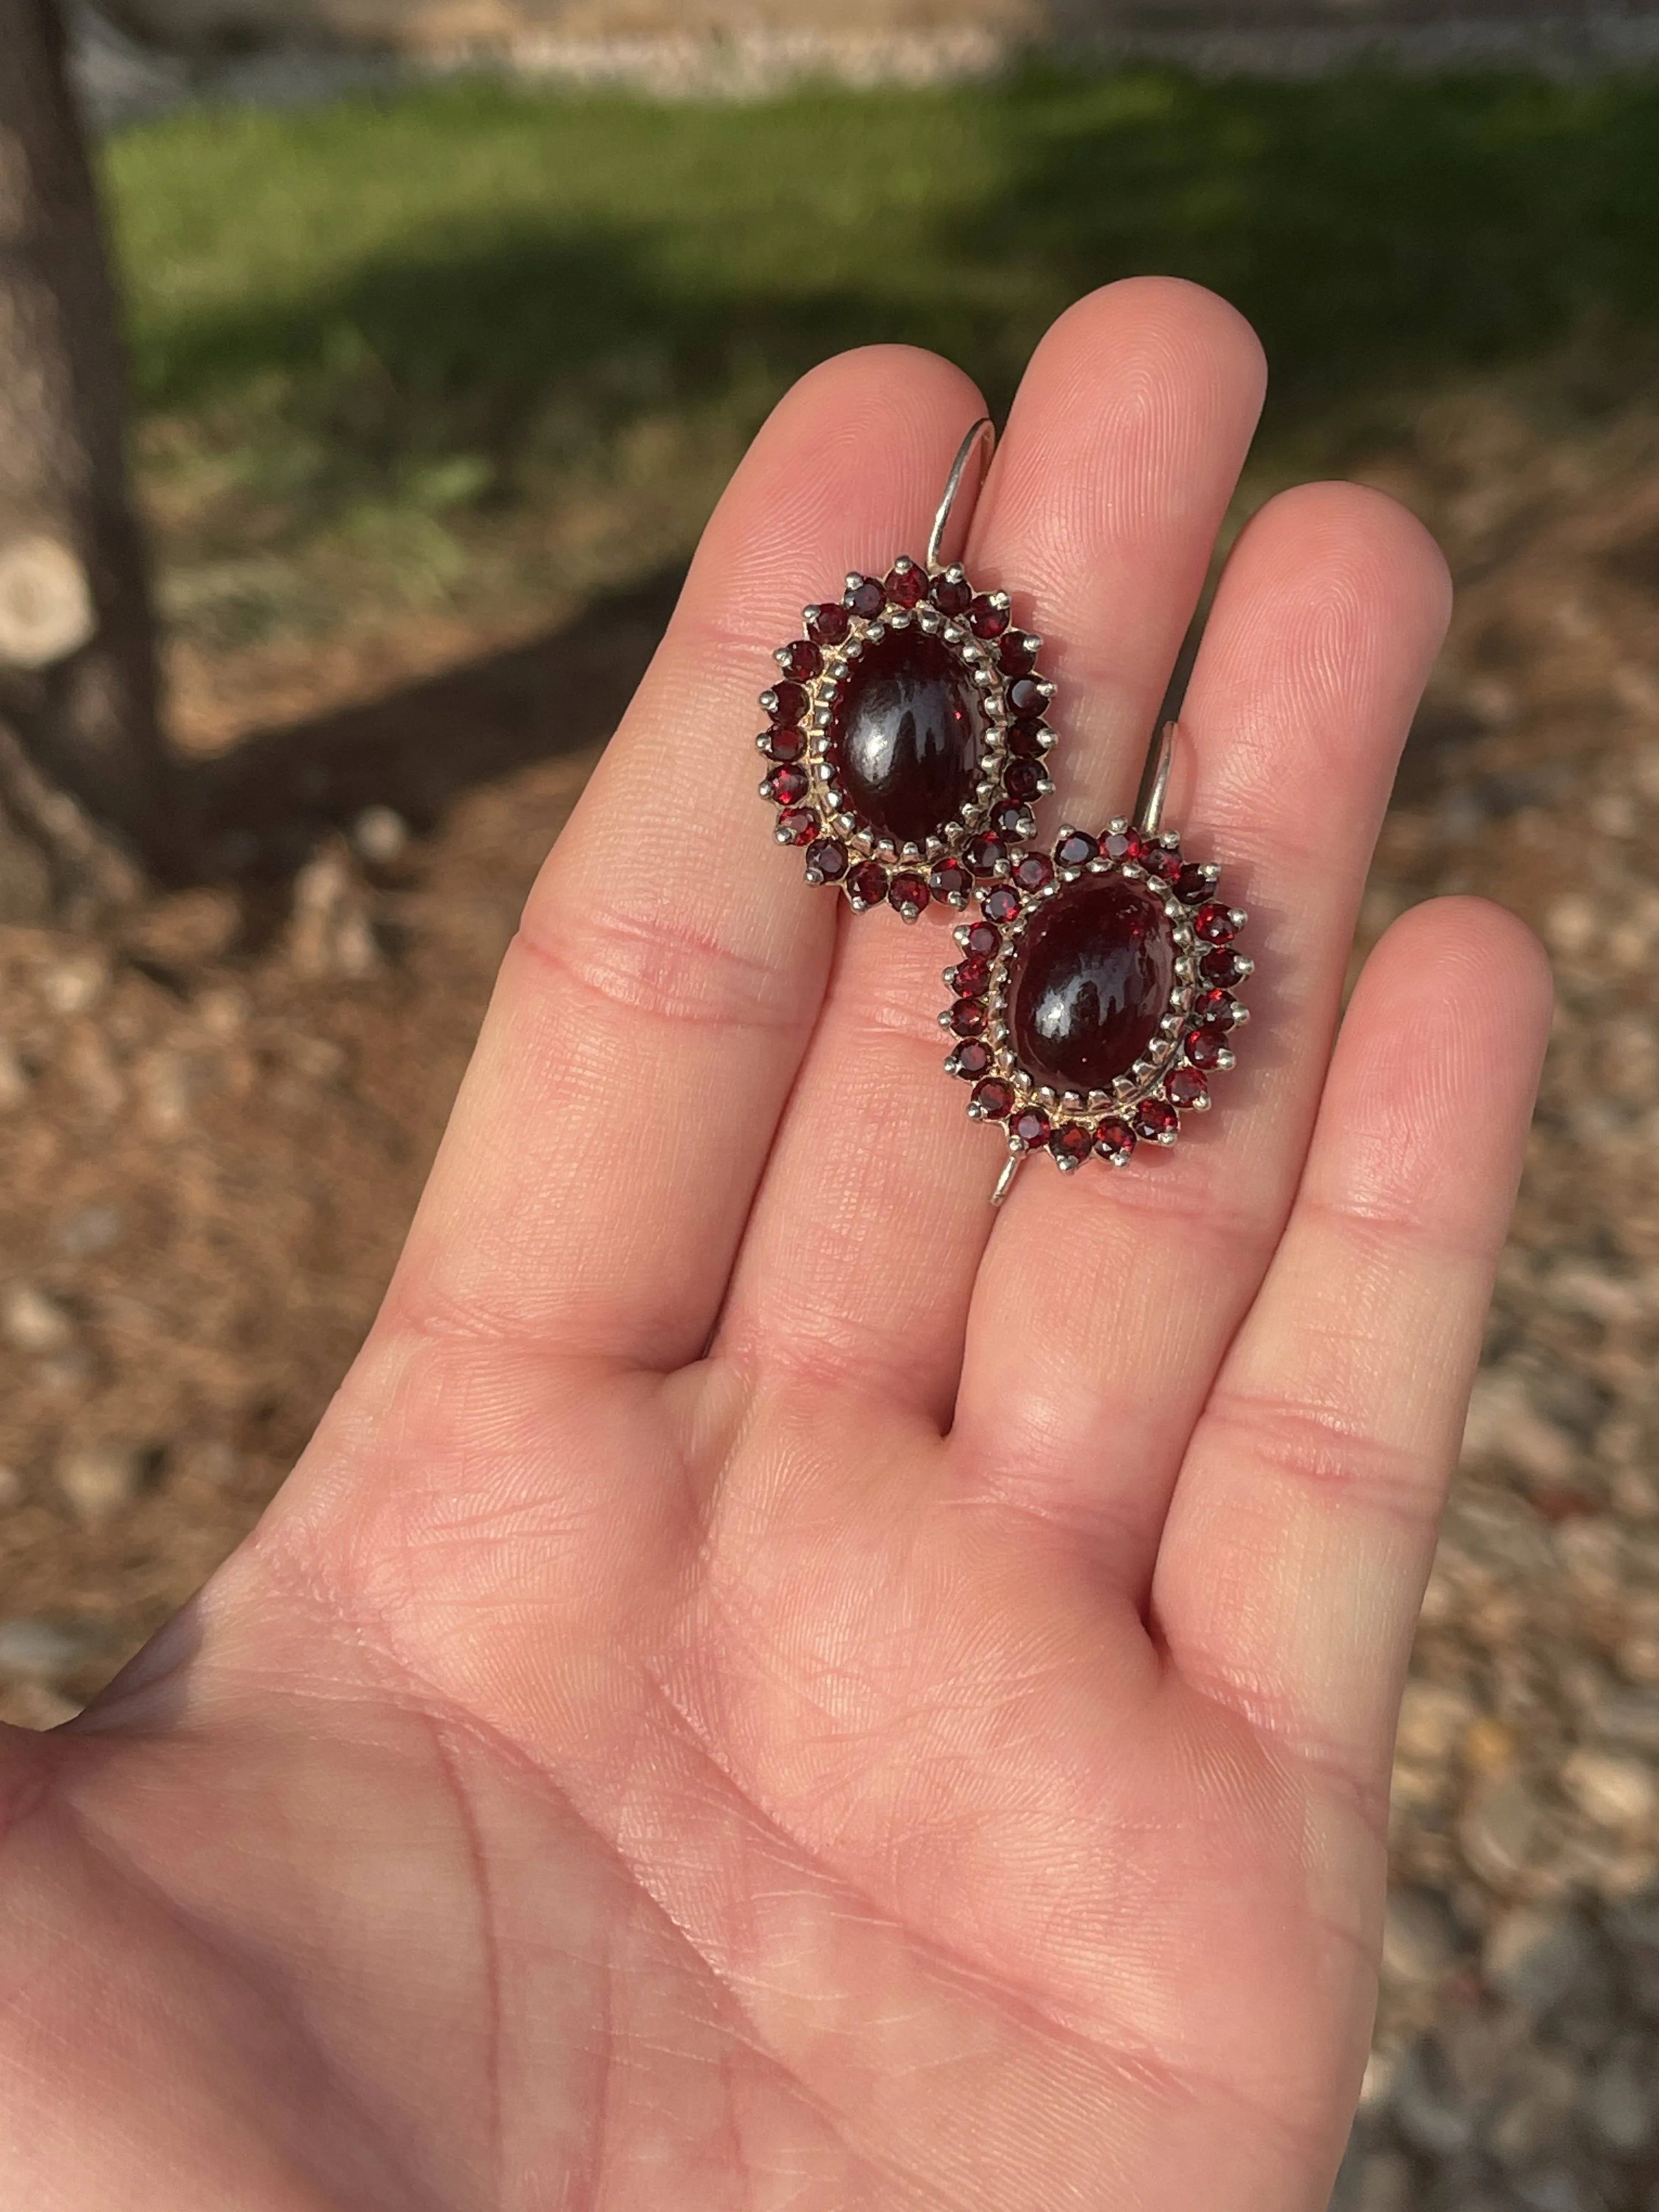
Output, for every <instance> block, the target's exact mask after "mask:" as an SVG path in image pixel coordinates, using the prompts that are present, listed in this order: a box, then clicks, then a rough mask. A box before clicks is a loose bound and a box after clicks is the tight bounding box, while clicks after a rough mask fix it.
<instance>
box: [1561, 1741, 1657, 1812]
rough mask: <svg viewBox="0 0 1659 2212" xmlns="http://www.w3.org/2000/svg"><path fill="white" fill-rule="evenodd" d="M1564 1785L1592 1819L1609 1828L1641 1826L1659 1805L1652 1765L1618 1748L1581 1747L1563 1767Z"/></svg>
mask: <svg viewBox="0 0 1659 2212" xmlns="http://www.w3.org/2000/svg"><path fill="white" fill-rule="evenodd" d="M1561 1783H1562V1786H1563V1788H1564V1789H1565V1790H1566V1791H1567V1792H1568V1794H1569V1796H1571V1798H1572V1799H1573V1801H1574V1802H1575V1803H1576V1804H1577V1806H1578V1807H1579V1808H1580V1809H1581V1810H1582V1811H1583V1813H1584V1814H1586V1815H1587V1816H1588V1817H1589V1819H1590V1820H1595V1821H1598V1822H1599V1823H1600V1824H1601V1826H1603V1827H1607V1828H1642V1827H1645V1826H1647V1825H1648V1823H1649V1822H1650V1820H1652V1818H1653V1816H1654V1813H1655V1810H1656V1808H1659V1790H1656V1788H1655V1784H1654V1778H1653V1771H1652V1769H1651V1768H1650V1766H1649V1765H1648V1764H1647V1762H1646V1761H1645V1760H1644V1759H1634V1758H1630V1757H1628V1756H1626V1755H1625V1754H1623V1753H1619V1752H1611V1751H1595V1750H1591V1749H1589V1748H1583V1749H1580V1750H1578V1751H1575V1752H1573V1753H1571V1754H1570V1756H1569V1757H1568V1758H1567V1759H1565V1761H1564V1762H1563V1765H1562V1768H1561Z"/></svg>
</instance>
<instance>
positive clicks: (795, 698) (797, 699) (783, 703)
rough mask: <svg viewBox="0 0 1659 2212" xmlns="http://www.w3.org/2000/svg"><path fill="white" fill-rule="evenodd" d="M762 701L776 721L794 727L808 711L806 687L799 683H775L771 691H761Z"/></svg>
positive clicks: (786, 726)
mask: <svg viewBox="0 0 1659 2212" xmlns="http://www.w3.org/2000/svg"><path fill="white" fill-rule="evenodd" d="M760 702H761V705H762V706H763V707H764V708H765V709H766V711H767V713H768V714H769V715H770V716H771V717H772V720H774V721H775V722H781V723H782V724H783V726H784V727H785V728H786V729H793V728H794V726H795V725H796V724H797V723H798V722H799V720H800V718H801V716H802V715H803V714H805V712H806V692H805V687H804V686H803V685H801V684H789V683H784V684H774V685H773V686H772V688H771V690H769V691H763V692H762V693H761V700H760Z"/></svg>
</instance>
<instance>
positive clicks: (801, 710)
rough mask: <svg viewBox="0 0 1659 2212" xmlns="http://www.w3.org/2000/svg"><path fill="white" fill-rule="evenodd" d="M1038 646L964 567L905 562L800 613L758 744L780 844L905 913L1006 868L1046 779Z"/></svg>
mask: <svg viewBox="0 0 1659 2212" xmlns="http://www.w3.org/2000/svg"><path fill="white" fill-rule="evenodd" d="M1041 647H1042V640H1041V639H1040V638H1036V637H1031V636H1029V635H1025V634H1024V633H1023V632H1022V631H1019V630H1017V629H1013V628H1012V623H1011V612H1010V608H1009V604H1008V600H1007V598H1006V594H1004V593H1002V592H976V591H975V588H974V586H972V585H971V584H970V583H969V580H968V579H967V577H966V575H965V574H964V573H963V570H962V568H960V567H951V568H945V569H943V570H941V571H939V572H937V573H933V574H930V573H929V571H928V570H927V568H924V567H923V566H922V565H921V563H920V562H915V561H912V560H908V559H901V560H899V561H897V562H895V563H894V565H893V567H892V568H891V569H890V571H889V573H888V574H887V575H886V576H885V577H884V578H877V577H873V576H863V575H853V576H849V577H848V580H847V589H846V591H845V592H844V593H843V594H842V598H841V599H840V600H839V601H832V600H827V601H825V602H824V603H823V605H818V606H812V607H808V608H807V609H806V611H805V635H802V636H801V637H799V638H795V639H792V640H791V641H790V642H789V643H788V644H787V645H785V646H781V647H779V648H778V651H777V653H776V656H775V658H776V659H777V662H778V665H779V667H780V670H781V676H780V678H779V680H778V681H777V682H776V683H775V684H773V685H772V686H771V687H770V688H769V690H765V691H763V693H762V694H761V702H760V703H761V705H762V707H763V709H764V710H765V714H766V717H767V727H766V728H765V729H764V730H763V732H761V734H760V736H759V737H758V738H757V740H756V743H757V745H758V746H759V748H760V750H761V751H762V752H763V754H764V755H765V757H766V759H767V760H768V762H769V763H770V766H769V769H768V772H767V775H766V776H765V779H764V781H763V782H762V784H761V787H760V790H761V796H762V798H763V799H768V800H769V801H770V803H771V804H772V805H774V806H775V807H776V809H777V819H776V826H775V835H776V837H777V841H778V842H779V843H780V844H781V845H793V846H799V847H800V848H802V851H803V857H804V859H805V870H806V877H807V880H808V882H809V883H814V884H839V885H840V887H841V889H842V891H843V892H844V893H845V894H846V896H847V898H848V901H849V902H850V903H851V904H852V906H853V908H854V911H855V912H860V913H861V912H863V911H864V909H865V908H868V907H872V906H878V905H879V904H881V903H882V902H886V903H887V904H888V905H890V906H891V907H892V908H895V909H896V912H898V913H899V914H901V915H902V916H903V917H904V919H905V920H906V921H915V919H916V917H917V915H920V914H921V911H922V909H923V908H925V907H926V906H927V905H928V904H929V903H930V902H932V901H933V900H935V899H937V900H940V901H943V902H945V903H947V904H949V905H951V906H954V907H957V908H961V907H963V906H965V905H966V904H967V902H968V900H969V896H970V895H971V894H972V893H973V892H974V891H975V890H978V889H983V888H984V887H985V886H986V885H987V884H996V883H1000V882H1001V881H1003V880H1005V879H1006V878H1009V877H1010V876H1011V874H1012V871H1013V868H1014V866H1015V865H1016V862H1017V860H1018V857H1019V855H1018V848H1019V845H1020V843H1021V842H1022V841H1023V840H1024V839H1025V838H1027V837H1029V836H1031V834H1032V832H1033V829H1034V828H1035V822H1034V817H1033V816H1032V812H1031V807H1032V804H1033V802H1034V801H1035V800H1036V799H1041V798H1042V796H1043V795H1044V793H1046V792H1048V790H1049V789H1050V787H1051V786H1050V781H1049V777H1048V771H1047V769H1045V767H1044V765H1043V762H1044V757H1045V755H1046V754H1047V753H1048V749H1049V747H1050V746H1051V745H1052V744H1054V733H1053V732H1052V731H1051V730H1050V729H1049V728H1048V723H1047V720H1046V719H1045V717H1046V714H1047V710H1048V702H1049V700H1050V698H1051V697H1052V696H1053V695H1054V686H1053V685H1052V684H1049V683H1048V682H1046V681H1045V680H1044V678H1042V676H1041V675H1040V674H1039V673H1038V671H1037V654H1038V653H1039V651H1040V650H1041Z"/></svg>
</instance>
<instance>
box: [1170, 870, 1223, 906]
mask: <svg viewBox="0 0 1659 2212" xmlns="http://www.w3.org/2000/svg"><path fill="white" fill-rule="evenodd" d="M1214 889H1215V872H1214V870H1213V869H1212V868H1208V867H1201V866H1200V865H1199V863H1198V862H1197V861H1196V860H1188V863H1187V865H1186V866H1185V867H1184V868H1183V869H1182V871H1181V873H1180V874H1179V875H1178V876H1177V877H1176V897H1177V898H1178V899H1179V900H1180V901H1181V902H1182V905H1183V906H1202V905H1203V903H1204V902H1205V900H1206V899H1207V898H1208V897H1209V896H1210V894H1211V892H1212V890H1214Z"/></svg>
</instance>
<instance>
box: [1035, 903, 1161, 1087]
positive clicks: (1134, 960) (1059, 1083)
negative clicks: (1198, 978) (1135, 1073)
mask: <svg viewBox="0 0 1659 2212" xmlns="http://www.w3.org/2000/svg"><path fill="white" fill-rule="evenodd" d="M1174 983H1175V939H1174V937H1173V936H1172V934H1171V933H1170V924H1169V920H1168V917H1167V916H1166V915H1165V914H1164V909H1163V908H1162V906H1161V905H1158V904H1156V903H1155V902H1153V901H1152V899H1151V898H1149V897H1148V896H1146V893H1145V892H1144V891H1142V890H1140V889H1139V887H1138V886H1137V885H1136V884H1128V883H1125V882H1124V881H1123V880H1122V879H1121V878H1117V877H1111V876H1107V877H1086V878H1084V879H1083V880H1082V881H1081V882H1079V883H1077V884H1073V885H1071V886H1070V887H1069V888H1067V889H1066V890H1062V891H1060V892H1059V893H1058V894H1057V895H1056V896H1054V898H1053V899H1051V900H1050V902H1048V905H1047V906H1046V907H1045V908H1044V909H1043V911H1042V913H1041V914H1040V915H1038V916H1037V918H1036V921H1033V922H1032V923H1031V925H1030V927H1029V928H1028V929H1027V931H1026V933H1025V935H1024V939H1023V940H1022V942H1021V944H1020V946H1019V950H1018V954H1017V956H1016V957H1015V962H1014V978H1013V987H1012V992H1011V994H1010V998H1009V1026H1010V1028H1011V1029H1012V1033H1013V1043H1014V1050H1015V1051H1016V1052H1017V1053H1018V1055H1019V1060H1020V1064H1021V1065H1022V1066H1024V1068H1025V1069H1026V1070H1027V1071H1028V1072H1029V1073H1030V1074H1031V1075H1033V1076H1035V1077H1036V1080H1037V1081H1038V1082H1039V1083H1051V1084H1053V1085H1055V1086H1056V1088H1058V1089H1060V1090H1065V1091H1104V1090H1106V1089H1108V1088H1109V1086H1110V1085H1111V1084H1112V1082H1113V1081H1114V1080H1115V1078H1117V1077H1118V1076H1120V1075H1127V1073H1128V1072H1129V1070H1130V1069H1131V1068H1132V1067H1133V1065H1134V1063H1135V1062H1136V1060H1139V1058H1140V1057H1141V1055H1142V1054H1143V1053H1144V1052H1145V1051H1146V1048H1147V1046H1148V1045H1149V1044H1151V1042H1152V1039H1153V1038H1154V1037H1155V1036H1157V1035H1158V1024H1159V1022H1160V1021H1161V1020H1162V1019H1163V1018H1164V1014H1165V1012H1167V1011H1168V1009H1169V1004H1170V993H1171V990H1172V988H1173V987H1174Z"/></svg>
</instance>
